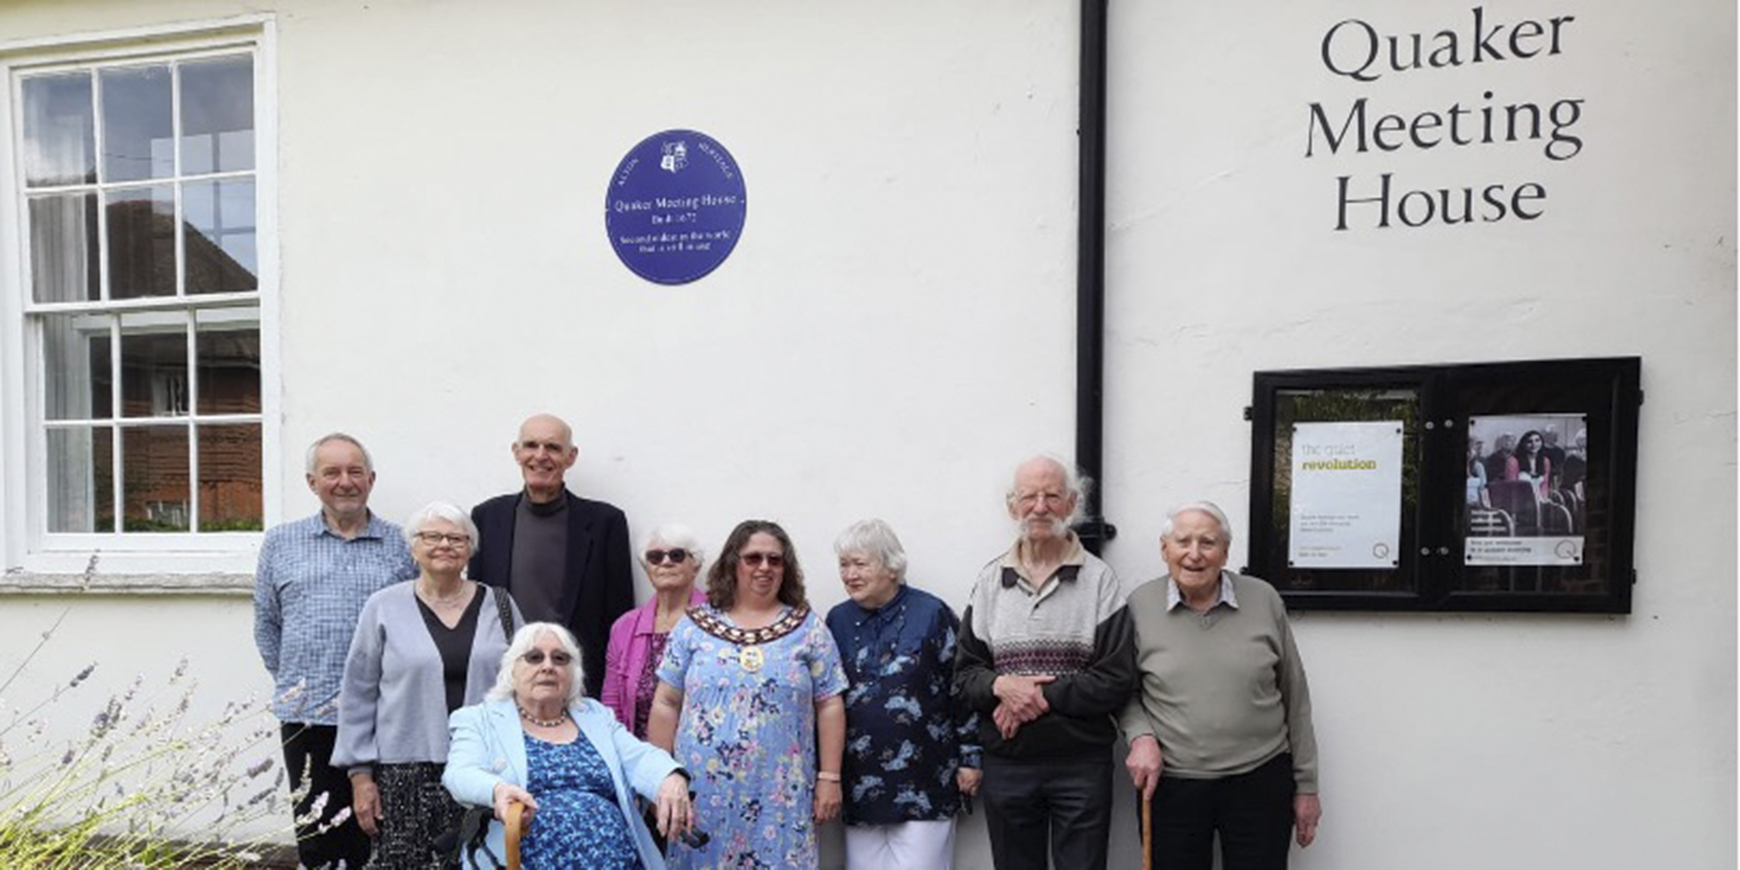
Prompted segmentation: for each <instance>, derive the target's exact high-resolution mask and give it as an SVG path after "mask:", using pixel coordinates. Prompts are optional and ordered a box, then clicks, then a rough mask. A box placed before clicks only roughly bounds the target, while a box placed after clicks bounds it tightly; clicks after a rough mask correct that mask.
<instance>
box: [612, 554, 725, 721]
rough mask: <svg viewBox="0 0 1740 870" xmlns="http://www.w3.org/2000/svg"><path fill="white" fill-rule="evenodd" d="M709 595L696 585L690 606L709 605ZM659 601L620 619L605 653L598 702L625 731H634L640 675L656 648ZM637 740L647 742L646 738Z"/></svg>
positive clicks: (613, 628) (649, 603) (655, 600)
mask: <svg viewBox="0 0 1740 870" xmlns="http://www.w3.org/2000/svg"><path fill="white" fill-rule="evenodd" d="M706 602H707V593H706V592H704V591H702V590H701V588H700V584H696V587H695V592H694V594H693V595H691V596H690V597H689V604H690V606H693V605H696V604H705V603H706ZM658 607H659V602H658V599H657V598H654V599H653V600H651V601H648V602H647V603H645V604H642V605H641V606H639V607H636V608H635V609H633V610H630V611H629V612H627V613H624V614H623V615H621V616H619V617H617V619H616V624H615V625H612V626H611V627H610V646H609V648H608V649H606V650H605V653H604V687H603V688H602V689H601V690H600V691H599V693H598V695H599V697H598V700H600V701H603V702H604V706H606V707H609V708H610V709H611V710H613V711H615V712H616V720H617V721H618V722H621V723H622V727H624V728H627V729H628V730H629V731H631V732H632V731H634V688H635V684H636V683H638V682H640V672H641V671H642V670H644V669H645V668H646V656H647V651H648V650H650V649H651V648H652V636H653V622H654V620H656V619H657V618H658ZM634 736H636V737H639V738H641V739H642V740H645V739H646V735H645V734H635V735H634Z"/></svg>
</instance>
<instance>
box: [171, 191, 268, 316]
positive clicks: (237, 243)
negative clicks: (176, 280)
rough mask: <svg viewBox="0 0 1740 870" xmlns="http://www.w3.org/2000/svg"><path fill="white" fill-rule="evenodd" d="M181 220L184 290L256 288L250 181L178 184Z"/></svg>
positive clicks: (229, 290) (224, 291) (257, 282)
mask: <svg viewBox="0 0 1740 870" xmlns="http://www.w3.org/2000/svg"><path fill="white" fill-rule="evenodd" d="M181 213H182V217H183V219H184V220H185V221H186V224H187V226H189V227H190V228H192V229H194V230H197V232H190V233H188V234H187V250H186V252H185V254H186V268H187V292H189V293H235V292H246V291H249V290H258V289H259V288H260V282H259V279H258V278H256V277H255V275H256V274H257V272H258V271H259V267H258V265H257V262H256V260H255V257H254V181H253V179H245V180H244V179H238V180H233V181H196V182H192V183H190V184H185V185H182V188H181Z"/></svg>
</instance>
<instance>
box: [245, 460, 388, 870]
mask: <svg viewBox="0 0 1740 870" xmlns="http://www.w3.org/2000/svg"><path fill="white" fill-rule="evenodd" d="M374 486H375V471H374V463H373V461H372V460H371V459H370V458H369V453H368V450H366V449H364V448H363V446H362V444H361V443H360V442H358V441H357V440H356V439H355V438H352V437H351V436H349V435H345V434H343V433H340V432H334V433H332V434H331V435H327V436H325V437H323V438H321V439H320V440H318V441H316V442H314V444H313V445H311V446H310V447H309V448H308V488H309V489H311V490H313V491H314V494H315V495H316V496H318V497H319V498H320V512H319V513H317V514H315V515H313V516H311V517H308V518H306V519H301V520H296V521H294V522H288V523H284V524H282V525H280V526H277V527H275V528H273V529H272V530H271V531H268V532H267V533H266V540H265V543H264V544H263V545H262V546H261V547H260V567H259V570H258V572H257V573H256V574H255V578H254V643H255V644H256V645H257V646H258V647H259V648H260V658H262V659H264V660H265V662H266V670H268V671H270V672H271V674H272V681H273V684H274V699H273V703H272V712H273V713H274V714H276V715H277V717H278V721H279V723H280V727H281V728H282V731H283V738H284V764H285V766H286V767H287V768H289V771H290V788H291V790H292V791H295V790H296V789H298V788H301V787H302V785H303V782H304V780H305V779H306V780H307V782H308V792H307V794H306V795H305V796H304V797H303V798H302V799H301V800H300V801H298V802H297V804H296V817H297V818H298V819H307V821H306V822H305V823H303V824H299V825H297V827H296V839H297V843H296V849H297V852H298V854H299V855H300V858H301V862H302V866H304V867H310V868H314V867H337V866H340V863H339V862H341V861H342V862H343V865H342V866H345V867H351V868H356V867H361V866H363V865H364V864H366V863H368V858H369V838H368V836H367V835H365V834H364V833H363V832H362V829H361V828H359V827H357V824H356V820H355V819H353V818H346V820H345V821H344V823H343V824H340V825H333V824H332V818H333V816H335V815H337V814H338V812H339V811H340V810H342V809H347V808H349V807H350V805H351V792H350V779H349V778H348V777H347V776H346V775H345V772H344V771H342V770H339V769H337V768H334V767H332V766H331V764H330V762H329V759H330V758H331V756H332V745H333V741H334V739H336V737H337V735H338V710H337V699H338V684H339V680H340V678H341V676H342V675H343V673H344V658H345V653H346V651H348V650H349V649H350V641H351V635H352V634H354V633H355V632H356V621H357V614H358V613H360V612H361V611H362V606H363V602H365V601H367V600H368V597H369V596H370V595H373V594H374V593H375V591H376V590H379V589H381V588H383V587H385V586H390V585H392V584H394V583H397V582H399V581H401V580H409V579H411V578H413V577H416V576H417V566H416V563H414V562H412V561H411V551H410V548H409V547H408V546H407V545H406V543H405V536H404V534H403V533H402V532H401V531H400V529H399V527H398V526H396V525H394V524H393V523H390V522H387V521H386V520H383V519H381V518H379V517H377V516H375V515H374V514H372V513H370V512H369V492H370V491H371V490H373V489H374ZM316 807H318V808H319V811H318V813H314V812H313V810H314V809H315V808H316ZM323 828H326V830H325V831H324V832H323V831H322V829H323Z"/></svg>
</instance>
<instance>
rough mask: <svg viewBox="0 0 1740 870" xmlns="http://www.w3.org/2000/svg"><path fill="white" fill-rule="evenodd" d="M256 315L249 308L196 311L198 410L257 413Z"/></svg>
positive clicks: (257, 354) (206, 412) (258, 329)
mask: <svg viewBox="0 0 1740 870" xmlns="http://www.w3.org/2000/svg"><path fill="white" fill-rule="evenodd" d="M258 316H259V315H258V313H257V312H255V311H253V310H252V309H249V310H239V311H231V310H222V311H201V312H199V326H198V330H199V332H198V336H197V338H196V341H197V345H196V346H197V353H198V364H199V407H198V412H199V413H201V414H258V413H260V325H259V321H258V319H257V318H258Z"/></svg>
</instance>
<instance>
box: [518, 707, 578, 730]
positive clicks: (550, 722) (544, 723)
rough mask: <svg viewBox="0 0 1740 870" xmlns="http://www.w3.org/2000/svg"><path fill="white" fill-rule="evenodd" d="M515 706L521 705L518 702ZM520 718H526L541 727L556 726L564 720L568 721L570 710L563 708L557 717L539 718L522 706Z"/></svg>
mask: <svg viewBox="0 0 1740 870" xmlns="http://www.w3.org/2000/svg"><path fill="white" fill-rule="evenodd" d="M515 706H519V705H517V704H516V705H515ZM520 718H521V719H524V720H526V721H527V722H530V723H532V724H533V725H536V726H538V727H539V728H554V727H556V726H557V725H560V724H562V723H563V722H566V721H568V711H567V710H563V711H562V712H561V713H559V714H557V716H556V718H554V719H539V718H538V717H536V716H533V715H532V714H531V713H530V712H528V711H527V710H526V708H524V707H520Z"/></svg>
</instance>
